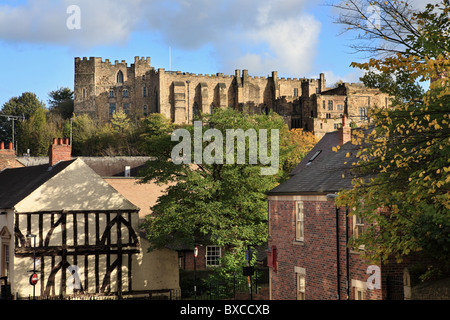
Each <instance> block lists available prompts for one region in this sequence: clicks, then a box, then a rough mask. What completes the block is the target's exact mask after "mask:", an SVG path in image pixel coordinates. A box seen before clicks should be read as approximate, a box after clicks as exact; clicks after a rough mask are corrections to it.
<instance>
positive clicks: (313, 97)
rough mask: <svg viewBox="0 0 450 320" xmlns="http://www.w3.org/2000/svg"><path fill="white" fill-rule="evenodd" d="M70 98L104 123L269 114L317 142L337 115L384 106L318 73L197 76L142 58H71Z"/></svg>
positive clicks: (376, 96) (372, 94)
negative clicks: (118, 118) (219, 113)
mask: <svg viewBox="0 0 450 320" xmlns="http://www.w3.org/2000/svg"><path fill="white" fill-rule="evenodd" d="M74 96H75V114H81V113H88V114H90V115H91V116H92V117H95V118H97V119H100V120H101V121H108V120H109V119H110V117H111V115H112V114H113V113H114V112H116V111H117V112H118V111H123V112H125V113H127V114H129V115H130V116H134V117H138V118H139V117H144V116H146V115H148V114H150V113H162V114H164V115H165V116H166V117H168V118H170V119H172V121H174V122H175V123H177V124H182V123H188V122H192V121H193V119H194V116H195V115H196V114H198V113H199V112H202V113H210V112H212V111H213V110H214V108H225V107H233V108H235V109H239V110H243V111H246V112H250V113H266V112H268V111H270V110H273V111H275V112H277V113H278V114H280V115H282V116H283V117H284V119H285V121H286V123H287V124H288V125H289V127H290V128H303V129H304V130H308V131H313V132H315V133H316V135H317V136H318V137H319V138H320V137H322V136H323V134H324V133H325V132H329V131H333V130H336V126H337V123H338V122H339V121H340V119H338V117H339V115H341V114H344V113H346V114H347V116H348V117H349V118H350V119H352V118H354V119H357V118H358V116H359V112H360V111H359V110H360V109H361V108H367V107H369V106H371V105H372V104H374V103H378V104H379V100H380V101H383V103H387V102H386V101H387V100H386V101H384V100H383V98H380V97H381V96H382V95H381V94H380V93H379V92H378V91H377V90H369V89H367V88H364V87H362V86H358V85H349V84H342V85H341V86H339V87H337V88H332V89H327V87H326V80H325V75H324V74H323V73H321V74H320V75H319V78H317V79H306V78H287V79H285V78H279V77H278V74H277V72H276V71H274V72H272V74H271V75H270V76H267V77H257V76H256V77H254V76H250V75H249V73H248V70H242V72H241V70H235V74H234V75H224V74H222V73H217V74H215V75H203V74H193V73H188V72H180V71H166V70H165V69H163V68H159V69H155V68H154V67H152V66H151V65H150V58H148V57H147V58H140V57H135V59H134V63H133V64H131V65H130V66H128V65H127V63H126V62H125V61H122V62H119V61H115V63H114V64H112V63H111V62H110V61H109V60H108V59H106V60H105V61H103V60H102V58H94V57H91V58H89V59H88V58H82V59H81V58H75V86H74ZM328 101H333V102H332V103H333V105H332V107H333V110H332V112H328V111H326V110H328V103H329V102H328ZM323 103H325V104H326V110H324V109H323V108H322V106H323ZM383 105H384V104H383ZM338 106H339V108H340V109H338ZM327 114H328V115H327ZM335 119H337V121H335ZM366 120H367V119H365V120H364V121H366Z"/></svg>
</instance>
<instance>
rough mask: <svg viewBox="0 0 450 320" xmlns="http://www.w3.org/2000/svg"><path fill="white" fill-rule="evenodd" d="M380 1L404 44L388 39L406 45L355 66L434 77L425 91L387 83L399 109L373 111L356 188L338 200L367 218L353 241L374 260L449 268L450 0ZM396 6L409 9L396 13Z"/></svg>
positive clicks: (419, 78) (424, 78)
mask: <svg viewBox="0 0 450 320" xmlns="http://www.w3.org/2000/svg"><path fill="white" fill-rule="evenodd" d="M349 2H350V3H352V4H353V3H354V2H353V1H349ZM377 5H380V7H381V8H382V12H383V14H385V15H388V16H390V17H391V18H392V19H395V21H397V22H398V25H400V27H401V32H400V31H399V32H398V33H397V36H398V39H401V43H399V42H398V41H394V40H393V39H392V38H389V37H388V36H386V39H385V40H386V41H388V42H389V41H390V42H391V43H393V44H397V45H399V44H401V45H402V49H401V50H400V49H399V50H396V51H390V52H391V53H393V54H391V55H388V56H384V57H382V58H371V59H370V60H369V61H367V62H361V63H353V66H355V67H359V68H362V69H363V70H367V71H369V70H375V71H376V72H377V74H378V75H379V77H387V76H390V75H392V74H393V72H398V73H399V74H402V75H408V77H409V81H408V82H409V83H410V84H411V83H414V82H415V81H430V86H429V89H428V90H427V91H426V92H425V93H423V94H421V95H419V94H418V92H417V91H415V88H414V87H409V88H407V87H403V88H401V87H399V86H396V84H395V82H391V83H388V85H389V86H390V87H391V89H393V90H392V91H391V92H392V93H393V94H395V95H396V96H395V98H396V99H394V103H393V108H392V109H381V108H376V107H375V108H374V109H373V110H371V118H372V119H373V125H374V130H372V131H371V132H370V134H367V135H365V136H363V135H362V134H360V135H359V136H358V137H356V138H357V139H356V143H358V144H360V145H361V150H360V152H359V153H358V157H359V161H358V163H357V164H356V165H355V169H354V173H356V174H357V178H356V179H355V180H354V187H353V188H352V189H351V190H346V191H342V192H341V193H340V197H339V201H338V203H339V205H346V206H348V207H349V208H351V209H352V214H356V215H358V216H360V217H362V218H364V219H365V221H366V222H367V223H368V224H369V226H368V227H367V230H366V231H365V232H364V233H363V235H362V236H360V237H359V238H358V239H355V242H356V243H357V244H364V246H365V255H366V256H367V257H368V258H369V259H371V260H373V261H380V260H386V259H389V258H392V257H395V258H397V259H399V260H401V259H402V258H404V257H405V256H408V255H414V256H419V257H422V258H426V260H425V259H424V260H423V261H428V263H429V264H430V266H431V267H432V268H433V269H434V270H440V271H442V270H448V268H449V264H450V201H449V192H450V175H449V172H450V158H449V155H450V126H449V121H450V119H449V115H450V112H449V111H450V82H449V77H448V76H449V75H450V63H449V62H450V40H449V36H448V35H449V28H450V21H449V10H450V7H449V1H448V0H443V1H442V2H441V3H440V4H436V5H431V4H429V5H427V6H426V8H425V9H424V10H423V11H421V12H418V11H414V10H412V9H410V8H411V7H410V5H408V4H407V3H406V2H401V1H385V2H384V3H377ZM395 8H397V9H398V8H402V10H403V11H401V10H396V11H390V10H394V9H395ZM392 12H397V13H398V15H397V14H395V15H393V14H392ZM383 21H384V20H383ZM386 21H387V20H386ZM355 28H356V27H355ZM359 30H360V31H367V30H365V29H364V28H360V29H359ZM372 32H383V30H380V31H372ZM386 75H387V76H386ZM378 83H380V81H378ZM386 83H387V82H386Z"/></svg>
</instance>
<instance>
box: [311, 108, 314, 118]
mask: <svg viewBox="0 0 450 320" xmlns="http://www.w3.org/2000/svg"><path fill="white" fill-rule="evenodd" d="M311 118H314V111H313V110H311Z"/></svg>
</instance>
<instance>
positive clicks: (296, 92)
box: [294, 88, 298, 97]
mask: <svg viewBox="0 0 450 320" xmlns="http://www.w3.org/2000/svg"><path fill="white" fill-rule="evenodd" d="M294 97H298V88H294Z"/></svg>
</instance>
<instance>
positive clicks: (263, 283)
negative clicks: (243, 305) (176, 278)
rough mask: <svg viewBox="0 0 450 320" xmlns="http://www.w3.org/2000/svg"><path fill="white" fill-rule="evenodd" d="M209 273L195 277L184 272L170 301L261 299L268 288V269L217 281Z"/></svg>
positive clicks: (238, 274) (237, 274) (259, 269)
mask: <svg viewBox="0 0 450 320" xmlns="http://www.w3.org/2000/svg"><path fill="white" fill-rule="evenodd" d="M209 275H210V274H209V273H203V274H202V273H199V272H197V275H195V279H194V273H193V271H189V272H185V273H184V274H182V275H181V277H180V287H181V289H180V292H179V294H178V293H177V292H172V299H182V300H232V299H239V300H252V299H258V298H259V299H261V298H263V299H264V298H267V299H268V296H267V297H265V296H263V297H261V295H264V294H265V293H266V292H267V294H268V287H269V269H268V268H255V270H254V273H253V275H252V276H251V277H250V279H249V277H248V276H244V275H243V273H242V270H240V271H237V272H235V273H234V274H233V275H232V276H231V277H230V278H229V279H228V280H218V279H215V278H213V277H210V276H209Z"/></svg>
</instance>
